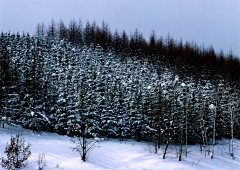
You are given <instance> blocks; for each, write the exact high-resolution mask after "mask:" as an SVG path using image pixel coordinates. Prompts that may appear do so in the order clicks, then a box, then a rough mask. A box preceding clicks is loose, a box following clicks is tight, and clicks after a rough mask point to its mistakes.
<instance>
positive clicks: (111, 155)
mask: <svg viewBox="0 0 240 170" xmlns="http://www.w3.org/2000/svg"><path fill="white" fill-rule="evenodd" d="M11 134H12V135H15V134H22V135H23V137H24V139H25V141H26V142H30V143H31V144H32V146H31V152H32V155H31V157H30V158H29V160H28V163H29V164H28V166H27V167H25V168H24V169H26V170H35V169H36V170H37V169H38V165H37V159H38V155H39V154H42V153H43V152H44V153H45V159H46V161H47V166H46V170H57V169H65V170H80V169H81V170H83V169H84V170H98V169H100V170H101V169H109V170H110V169H111V170H112V169H114V170H115V169H116V170H122V169H124V170H135V169H136V170H141V169H142V170H152V169H153V170H157V169H177V170H179V169H191V170H192V169H197V170H204V169H207V170H210V169H240V151H239V150H236V151H235V157H236V158H235V160H233V159H232V158H231V157H230V155H229V154H228V145H226V146H225V147H223V146H220V145H216V146H215V155H214V158H213V159H211V158H210V156H207V157H206V158H205V157H204V153H200V147H199V145H191V146H190V145H189V146H188V158H185V155H183V160H182V161H181V162H179V161H178V159H177V158H176V149H175V147H174V146H169V149H168V152H167V154H166V158H165V159H162V156H163V155H162V153H163V150H162V148H161V149H160V150H159V153H158V154H155V153H154V146H153V145H152V144H150V143H148V142H136V141H135V140H127V141H122V142H120V141H119V140H117V139H110V140H109V141H107V140H104V141H101V142H100V143H98V144H96V146H98V147H95V148H94V149H93V150H92V151H91V153H90V155H89V157H88V160H87V161H86V162H83V161H82V160H81V158H80V155H79V153H77V152H72V149H71V148H70V147H73V146H74V145H73V143H72V142H71V141H70V137H68V136H61V135H58V134H56V133H49V132H43V133H42V134H41V135H39V134H36V133H32V131H31V130H27V129H23V128H19V127H13V126H8V125H5V128H4V129H3V128H2V127H0V158H2V157H6V154H4V150H5V147H6V144H7V142H9V141H10V137H11ZM226 141H228V140H226ZM235 142H237V143H238V144H239V143H240V141H239V140H236V141H235ZM184 148H185V147H184ZM0 169H2V167H0Z"/></svg>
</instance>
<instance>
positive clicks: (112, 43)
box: [36, 19, 240, 87]
mask: <svg viewBox="0 0 240 170" xmlns="http://www.w3.org/2000/svg"><path fill="white" fill-rule="evenodd" d="M36 35H37V36H38V37H43V36H48V37H49V38H51V39H60V40H62V39H67V40H68V41H70V42H71V43H72V44H74V45H78V46H83V45H84V44H86V45H89V44H93V45H94V46H95V47H96V46H97V45H100V46H101V47H102V48H103V49H104V50H105V51H107V50H113V51H114V52H115V53H116V54H119V53H121V55H127V56H129V55H130V56H138V57H140V58H144V57H149V58H152V60H154V61H156V60H160V61H161V60H165V61H166V60H168V62H169V63H171V64H173V65H175V66H177V67H178V68H179V69H181V68H182V67H184V69H183V71H184V72H185V73H189V74H193V75H197V74H205V75H208V76H209V78H210V79H218V77H217V76H216V75H221V76H222V77H224V78H227V79H228V80H229V81H233V82H235V84H236V83H237V84H238V87H239V83H238V82H240V61H239V59H238V57H237V56H235V55H234V54H233V52H232V50H230V51H229V52H228V53H227V54H224V52H223V51H220V52H215V50H214V48H213V47H212V46H210V47H205V46H204V44H203V45H202V46H199V45H198V44H197V43H196V42H185V43H184V42H183V41H182V40H181V39H180V40H175V39H174V38H172V37H170V35H169V34H168V35H167V36H166V37H165V38H164V37H162V36H161V37H157V35H156V33H155V31H152V32H151V34H150V36H149V38H148V40H146V39H145V37H144V36H143V34H142V33H141V32H139V31H138V30H137V29H136V30H135V31H134V32H133V33H131V34H130V35H128V34H127V33H126V32H125V31H124V30H123V31H122V32H121V33H119V32H118V30H116V31H115V32H111V30H110V27H109V25H108V24H107V23H106V22H104V21H102V25H101V26H98V25H97V24H96V22H93V23H92V24H90V22H89V21H87V22H86V24H85V26H84V25H83V23H82V21H81V20H79V21H78V22H77V21H76V20H74V19H73V20H71V21H70V23H69V24H68V25H65V24H64V22H63V21H62V20H60V21H59V23H56V22H55V21H54V20H51V22H50V24H48V27H47V26H45V24H44V23H42V24H38V25H37V27H36ZM197 70H201V71H202V72H201V73H199V72H198V71H197Z"/></svg>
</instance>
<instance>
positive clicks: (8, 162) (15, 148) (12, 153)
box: [1, 135, 31, 170]
mask: <svg viewBox="0 0 240 170" xmlns="http://www.w3.org/2000/svg"><path fill="white" fill-rule="evenodd" d="M30 147H31V144H30V143H28V144H25V140H24V138H23V137H22V136H20V135H16V137H14V136H11V139H10V144H7V147H6V149H5V151H4V153H6V154H7V158H6V159H5V158H2V162H1V164H2V167H3V168H5V169H8V170H12V169H20V168H23V167H26V166H27V165H28V163H27V159H28V157H29V156H30V155H31V151H30Z"/></svg>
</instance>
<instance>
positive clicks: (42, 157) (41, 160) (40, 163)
mask: <svg viewBox="0 0 240 170" xmlns="http://www.w3.org/2000/svg"><path fill="white" fill-rule="evenodd" d="M37 163H38V170H44V169H45V166H47V165H46V163H47V162H46V160H45V154H44V152H43V153H42V154H39V155H38V160H37Z"/></svg>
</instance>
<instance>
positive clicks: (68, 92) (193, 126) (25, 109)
mask: <svg viewBox="0 0 240 170" xmlns="http://www.w3.org/2000/svg"><path fill="white" fill-rule="evenodd" d="M0 68H1V69H0V120H1V121H0V122H1V128H4V125H6V124H12V125H20V126H22V127H23V128H27V129H31V130H32V131H33V132H37V133H41V132H43V131H48V132H56V133H58V134H60V135H68V136H70V137H86V138H89V139H91V138H96V137H105V138H109V139H110V138H117V139H119V140H120V141H121V140H126V139H134V140H136V141H148V142H153V143H154V145H155V148H156V151H155V152H157V151H158V148H160V147H162V146H164V148H165V149H164V150H165V153H164V154H163V158H164V157H165V154H166V151H167V149H168V145H172V146H174V145H176V146H177V147H179V148H178V150H179V160H181V155H182V154H185V155H186V156H187V147H188V146H189V145H195V144H199V145H201V146H202V148H203V151H205V152H209V149H208V147H209V146H210V145H211V146H212V147H211V155H212V157H213V156H214V145H216V144H217V142H218V140H221V139H224V138H225V139H229V140H233V139H240V60H239V58H238V57H237V56H234V54H233V52H232V51H230V52H227V53H224V52H223V51H219V52H216V51H215V50H214V48H213V47H212V46H209V47H205V46H204V45H199V44H197V42H183V41H182V40H181V39H180V40H175V39H174V38H173V37H172V36H171V35H169V34H168V35H166V36H164V37H163V36H161V37H157V36H156V33H155V31H152V32H151V33H150V36H149V37H148V38H145V37H144V36H143V34H142V33H141V32H140V31H139V30H138V29H136V30H135V31H134V32H133V33H131V34H128V33H126V32H125V31H124V30H123V31H121V32H118V31H117V30H116V31H115V32H112V31H111V30H110V27H109V25H108V24H107V22H105V21H103V22H102V24H101V26H98V25H97V24H96V22H93V23H90V22H87V23H86V24H83V23H82V22H81V20H79V21H76V20H74V19H73V20H71V22H70V23H68V24H65V23H64V22H63V21H61V20H60V21H59V22H56V21H55V20H53V19H52V20H51V22H50V23H48V25H45V24H44V23H39V24H37V25H36V32H35V34H34V35H30V33H26V32H25V33H24V32H23V33H19V32H16V33H12V32H10V31H9V32H6V33H5V32H2V33H1V34H0ZM231 147H233V142H232V143H231ZM183 148H184V152H186V153H183ZM232 153H233V151H232ZM232 155H233V154H232Z"/></svg>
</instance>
